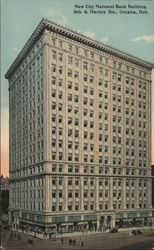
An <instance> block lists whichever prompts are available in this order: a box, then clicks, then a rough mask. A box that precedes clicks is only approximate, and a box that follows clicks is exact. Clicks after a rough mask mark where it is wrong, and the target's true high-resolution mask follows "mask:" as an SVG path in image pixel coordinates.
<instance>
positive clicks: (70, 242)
mask: <svg viewBox="0 0 154 250" xmlns="http://www.w3.org/2000/svg"><path fill="white" fill-rule="evenodd" d="M71 245H72V239H71V238H70V239H69V246H71Z"/></svg>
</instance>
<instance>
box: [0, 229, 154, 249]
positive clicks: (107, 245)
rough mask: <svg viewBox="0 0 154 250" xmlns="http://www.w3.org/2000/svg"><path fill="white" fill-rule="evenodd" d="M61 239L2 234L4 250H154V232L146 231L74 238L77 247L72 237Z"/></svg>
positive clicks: (98, 234) (7, 232)
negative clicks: (14, 237)
mask: <svg viewBox="0 0 154 250" xmlns="http://www.w3.org/2000/svg"><path fill="white" fill-rule="evenodd" d="M61 238H62V237H58V238H57V239H56V240H55V241H52V240H51V241H49V239H44V240H41V239H38V238H34V237H31V236H28V235H24V234H22V235H21V239H20V240H18V239H11V240H10V231H6V230H4V231H3V232H2V234H1V239H2V247H3V248H2V249H42V250H44V249H56V250H57V249H118V250H120V249H154V230H146V231H144V232H143V233H142V234H141V235H136V236H135V235H129V233H128V232H120V233H115V234H111V233H106V234H103V233H97V234H89V235H81V236H74V237H71V239H72V241H73V240H74V239H75V241H76V243H75V245H73V244H72V245H69V239H70V237H65V238H63V239H64V241H63V243H62V241H61ZM28 241H29V242H28ZM81 242H82V243H83V245H82V246H81Z"/></svg>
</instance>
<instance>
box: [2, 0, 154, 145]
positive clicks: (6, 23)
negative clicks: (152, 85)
mask: <svg viewBox="0 0 154 250" xmlns="http://www.w3.org/2000/svg"><path fill="white" fill-rule="evenodd" d="M112 3H114V4H132V5H135V4H142V5H143V4H146V5H147V7H148V11H149V14H148V15H120V14H119V15H101V14H98V15H74V14H73V6H74V4H79V5H80V4H81V5H85V4H89V5H90V4H92V5H95V4H102V5H103V4H104V5H105V4H106V5H107V4H112ZM42 17H45V18H48V19H50V20H51V21H55V22H57V23H60V24H62V25H66V27H69V28H72V29H73V30H76V31H80V32H81V33H85V34H89V35H91V36H93V37H94V39H96V40H98V41H105V42H107V43H108V44H109V45H111V46H113V47H116V48H118V49H121V50H123V51H126V52H128V53H130V54H133V55H135V56H137V57H140V58H142V59H145V60H148V61H150V62H153V63H154V25H153V24H154V1H153V0H146V1H144V0H138V1H136V0H129V1H127V0H2V3H1V114H2V135H5V134H8V82H7V80H5V79H4V74H5V73H6V71H7V70H8V68H9V67H10V65H11V63H12V62H13V60H14V59H15V58H16V56H17V55H18V53H19V52H20V50H21V49H22V47H23V46H24V44H25V43H26V41H27V40H28V38H29V37H30V35H31V33H32V32H33V31H34V29H35V28H36V26H37V25H38V23H39V22H40V20H41V18H42ZM133 39H136V41H133ZM153 78H154V74H153ZM153 105H154V104H153ZM153 110H154V106H153ZM6 137H7V135H6ZM6 137H4V138H2V140H3V142H2V143H3V145H5V146H6V147H7V145H8V139H5V138H6Z"/></svg>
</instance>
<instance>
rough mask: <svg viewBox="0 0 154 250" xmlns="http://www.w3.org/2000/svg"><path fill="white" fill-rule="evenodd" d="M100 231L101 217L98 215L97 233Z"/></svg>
mask: <svg viewBox="0 0 154 250" xmlns="http://www.w3.org/2000/svg"><path fill="white" fill-rule="evenodd" d="M99 230H100V216H99V215H97V231H99Z"/></svg>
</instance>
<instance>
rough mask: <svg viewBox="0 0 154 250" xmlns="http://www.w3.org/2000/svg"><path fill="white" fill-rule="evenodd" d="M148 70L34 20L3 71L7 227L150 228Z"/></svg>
mask: <svg viewBox="0 0 154 250" xmlns="http://www.w3.org/2000/svg"><path fill="white" fill-rule="evenodd" d="M152 68H153V65H152V64H150V63H148V62H145V61H143V60H140V59H138V58H135V57H133V56H130V55H127V54H125V53H123V52H121V51H118V50H116V49H113V48H110V47H107V46H106V45H103V44H101V43H98V42H96V41H94V40H91V39H89V38H87V37H84V36H82V35H80V34H77V33H75V32H72V31H70V30H67V29H65V28H63V27H61V26H58V25H56V24H54V23H51V22H49V21H47V20H45V19H43V20H42V21H41V22H40V24H39V26H38V27H37V28H36V30H35V31H34V33H33V34H32V36H31V37H30V39H29V40H28V42H27V43H26V45H25V47H24V48H23V50H22V51H21V53H20V54H19V56H18V57H17V59H16V60H15V62H14V63H13V64H12V66H11V67H10V69H9V70H8V72H7V73H6V78H7V79H8V80H9V105H10V116H9V117H10V128H9V129H10V206H9V210H10V218H11V221H15V218H16V217H17V221H18V224H20V225H24V226H25V225H31V227H33V228H34V227H35V226H37V227H42V228H43V230H44V228H48V231H49V232H50V231H51V230H52V229H54V228H56V230H58V231H59V230H63V228H65V227H67V228H68V227H69V226H73V227H75V226H77V225H78V224H84V223H85V226H86V225H88V226H91V224H93V225H94V226H95V227H96V226H97V229H100V228H105V227H114V226H115V223H117V225H118V226H119V224H118V223H119V220H120V219H122V220H126V221H129V220H133V219H135V220H136V218H138V220H140V218H144V217H145V218H148V220H149V221H150V219H151V217H152V206H151V201H152V199H151V191H152V189H151V182H152V177H151V70H152ZM18 217H19V218H18ZM65 230H67V229H65Z"/></svg>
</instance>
